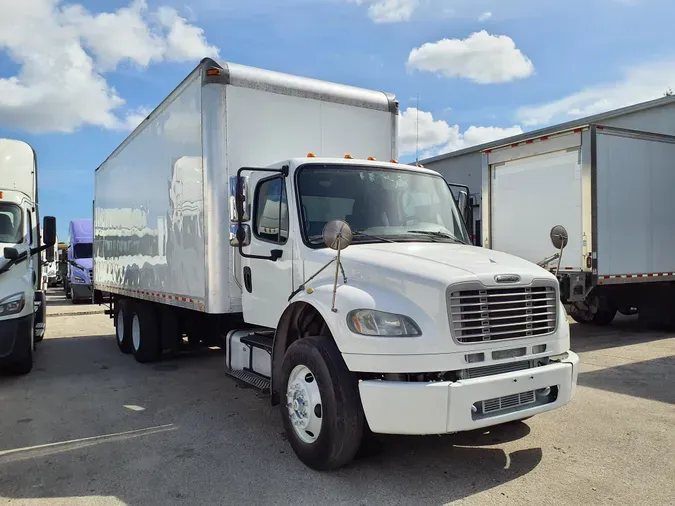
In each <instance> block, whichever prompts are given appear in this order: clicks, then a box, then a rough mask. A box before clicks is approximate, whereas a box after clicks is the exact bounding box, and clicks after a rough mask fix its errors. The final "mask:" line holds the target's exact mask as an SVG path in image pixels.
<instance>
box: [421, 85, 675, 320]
mask: <svg viewBox="0 0 675 506" xmlns="http://www.w3.org/2000/svg"><path fill="white" fill-rule="evenodd" d="M421 164H423V165H424V166H425V167H428V168H431V169H433V170H436V171H438V172H440V173H441V174H443V175H444V176H445V178H446V179H447V180H450V181H453V182H457V181H460V182H463V183H465V184H467V185H468V186H469V187H470V193H471V195H472V196H473V197H474V198H475V200H476V203H477V206H479V209H477V210H476V212H475V214H474V218H475V222H474V223H473V225H474V226H475V227H476V230H477V234H479V236H480V241H479V242H480V244H481V245H482V246H484V247H487V248H491V249H495V250H500V251H504V252H507V253H511V254H515V255H517V256H520V257H522V258H525V259H527V260H530V261H532V262H535V263H538V264H540V265H542V266H546V267H547V268H548V269H549V270H551V271H553V272H557V274H558V277H559V280H560V284H561V291H560V296H561V299H562V301H563V302H564V303H565V305H566V308H567V310H568V312H569V313H570V315H571V316H572V317H573V318H574V319H575V320H577V321H579V322H582V323H595V324H608V323H610V322H611V321H612V320H613V319H614V316H615V315H616V313H617V312H621V313H624V314H634V313H636V312H637V313H638V314H639V318H640V319H641V320H643V322H644V323H647V324H668V325H670V324H675V283H674V282H675V257H674V256H673V255H672V251H673V250H674V249H675V221H674V220H673V219H672V217H673V216H674V215H675V199H673V198H672V189H673V188H674V187H675V97H665V98H661V99H657V100H653V101H650V102H645V103H641V104H636V105H632V106H629V107H625V108H623V109H618V110H615V111H609V112H606V113H602V114H598V115H596V116H593V117H589V118H582V119H580V120H575V121H572V122H569V123H566V124H563V125H558V126H552V127H547V128H545V129H541V130H538V131H536V132H530V133H525V134H521V135H518V136H515V137H510V138H507V139H502V140H498V141H493V142H490V143H487V144H483V145H481V146H476V147H473V148H468V149H464V150H461V151H457V152H454V153H448V154H445V155H441V156H438V157H434V158H431V159H428V160H423V161H422V162H421ZM556 225H562V226H563V227H564V228H565V229H566V231H567V243H566V246H565V248H564V250H563V251H562V255H561V256H560V257H558V255H559V253H560V252H559V251H556V250H555V248H554V246H553V245H552V243H551V240H550V237H549V235H550V233H551V230H552V228H553V227H554V226H556Z"/></svg>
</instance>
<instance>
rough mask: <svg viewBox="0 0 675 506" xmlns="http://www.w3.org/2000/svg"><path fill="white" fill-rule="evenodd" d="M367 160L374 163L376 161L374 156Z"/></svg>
mask: <svg viewBox="0 0 675 506" xmlns="http://www.w3.org/2000/svg"><path fill="white" fill-rule="evenodd" d="M368 160H370V161H371V162H374V161H375V160H376V158H375V157H374V156H369V157H368Z"/></svg>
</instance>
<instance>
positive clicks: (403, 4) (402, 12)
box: [348, 0, 419, 23]
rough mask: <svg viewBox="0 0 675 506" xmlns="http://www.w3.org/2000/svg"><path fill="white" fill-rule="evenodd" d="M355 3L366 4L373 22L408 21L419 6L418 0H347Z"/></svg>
mask: <svg viewBox="0 0 675 506" xmlns="http://www.w3.org/2000/svg"><path fill="white" fill-rule="evenodd" d="M348 1H349V2H350V3H355V4H356V5H364V4H366V5H368V16H369V17H370V19H372V20H373V21H374V22H375V23H400V22H402V21H409V20H410V18H411V17H412V15H413V13H414V12H415V10H417V8H418V7H419V0H348Z"/></svg>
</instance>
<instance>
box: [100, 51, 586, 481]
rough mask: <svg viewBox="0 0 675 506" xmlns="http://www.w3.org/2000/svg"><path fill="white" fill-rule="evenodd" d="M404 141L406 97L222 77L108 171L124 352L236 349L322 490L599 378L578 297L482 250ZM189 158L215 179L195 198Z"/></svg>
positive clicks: (107, 263) (284, 79) (169, 102)
mask: <svg viewBox="0 0 675 506" xmlns="http://www.w3.org/2000/svg"><path fill="white" fill-rule="evenodd" d="M397 127H398V104H397V102H396V101H395V100H394V97H393V96H391V95H388V94H385V93H381V92H375V91H370V90H364V89H359V88H353V87H349V86H343V85H338V84H333V83H328V82H322V81H317V80H313V79H306V78H301V77H296V76H291V75H285V74H281V73H276V72H270V71H265V70H260V69H255V68H250V67H246V66H241V65H235V64H225V63H220V64H219V63H216V62H215V61H213V60H211V59H205V60H203V61H202V62H201V64H200V65H199V66H198V67H197V68H196V69H195V70H194V71H193V72H192V73H191V74H190V75H189V76H188V77H187V78H186V79H185V80H184V81H183V83H182V84H181V85H180V86H179V87H178V88H177V89H176V90H175V91H174V92H172V93H171V95H170V96H169V97H168V98H167V99H165V100H164V102H162V104H160V105H159V106H158V107H157V109H155V110H154V111H153V112H152V113H151V114H150V115H149V116H148V118H147V119H146V120H145V121H144V122H143V123H142V124H141V125H139V127H138V128H137V129H136V130H135V131H134V132H132V134H131V135H130V136H129V137H128V138H127V139H126V140H125V141H124V142H123V143H122V144H121V145H120V146H119V147H118V148H117V149H116V150H115V151H114V152H113V153H112V154H111V155H110V156H109V157H108V158H107V159H106V160H105V161H104V162H103V163H102V164H101V166H100V167H98V169H97V170H96V177H95V201H94V208H95V210H94V223H95V239H94V241H95V244H94V250H95V269H94V285H95V289H96V290H97V291H100V292H105V293H110V294H112V296H113V298H112V308H111V309H110V310H109V314H110V315H111V317H114V322H115V327H116V336H117V344H118V346H119V348H120V350H121V351H122V352H125V353H131V354H133V356H134V357H135V358H136V360H137V361H139V362H149V361H155V360H158V359H160V358H161V357H163V356H166V355H170V354H171V353H173V352H174V351H175V350H176V349H177V348H178V347H179V346H180V343H181V342H182V338H183V335H184V334H187V335H188V337H189V338H190V340H197V339H200V340H202V341H204V342H207V343H209V344H212V343H213V342H218V343H220V344H221V346H222V347H223V348H224V349H225V366H226V371H227V373H228V374H229V375H231V376H233V377H234V378H237V379H238V380H240V381H242V382H245V383H248V384H250V385H253V386H255V387H258V388H260V389H261V390H263V391H266V392H268V393H269V394H270V398H271V402H272V404H274V405H280V408H281V416H282V420H283V425H284V427H285V430H286V433H287V434H288V438H289V441H290V443H291V446H292V448H293V450H294V451H295V453H296V455H297V456H298V457H299V458H300V459H301V460H302V461H303V462H304V463H305V464H306V465H308V466H309V467H311V468H314V469H320V470H326V469H334V468H338V467H340V466H343V465H345V464H347V463H348V462H349V461H350V460H351V459H353V458H354V456H355V454H356V452H357V450H358V449H359V447H360V445H361V444H362V441H363V440H364V438H366V437H367V436H366V435H368V436H370V435H371V434H372V433H382V434H445V433H452V432H457V431H466V430H472V429H477V428H481V427H487V426H492V425H497V424H502V423H506V422H510V421H514V420H521V419H525V418H528V417H531V416H533V415H536V414H539V413H543V412H545V411H549V410H552V409H555V408H558V407H561V406H563V405H565V404H566V403H568V402H569V401H570V399H572V397H573V395H574V392H575V387H576V383H577V373H578V357H577V355H575V354H574V353H573V352H572V351H570V349H569V348H570V338H569V326H568V322H567V317H566V313H565V310H564V308H563V307H562V304H561V303H560V302H559V301H558V290H559V288H558V282H557V280H556V279H555V277H554V276H553V275H552V274H551V273H549V272H547V271H546V270H544V269H542V268H540V267H538V266H537V265H535V264H533V263H530V262H527V261H525V260H522V259H519V258H517V257H514V256H510V255H507V254H504V253H499V252H496V251H490V250H487V249H483V248H477V247H474V246H471V245H469V244H468V242H469V241H468V237H467V233H466V230H465V227H464V225H463V223H462V219H461V216H460V213H459V212H458V210H457V207H456V205H455V202H454V200H453V198H452V195H451V193H450V190H449V188H448V185H447V183H446V181H445V180H444V179H443V178H442V177H441V176H440V175H439V174H438V173H436V172H433V171H431V170H427V169H425V168H423V167H411V166H407V165H401V164H399V163H397V161H396V155H397ZM182 157H197V158H198V159H199V163H197V164H195V163H194V158H185V160H192V161H191V162H190V163H189V164H187V165H186V167H187V166H188V165H189V167H191V169H190V170H187V169H181V170H180V177H177V176H176V172H175V171H176V170H177V169H176V160H180V159H181V158H182ZM183 178H191V180H190V181H186V180H184V179H183ZM195 187H201V188H202V190H201V192H200V194H199V195H197V196H195V195H193V193H194V192H193V191H192V190H189V192H190V195H189V196H182V197H181V195H180V189H181V188H192V189H193V188H195ZM185 201H190V206H189V208H188V207H185V206H184V205H182V204H180V203H181V202H185ZM176 203H179V204H176ZM176 205H178V206H179V208H178V209H176V208H175V206H176ZM129 208H143V209H144V210H145V217H146V221H145V225H144V228H145V226H147V227H150V228H154V229H156V230H157V232H156V234H155V236H156V237H163V238H164V239H163V240H164V241H167V242H168V243H172V242H175V244H176V245H178V247H173V246H172V244H163V243H162V241H154V242H142V241H139V238H138V237H134V234H135V233H138V234H141V233H142V230H141V229H140V225H136V227H134V224H132V223H131V222H129V223H127V222H126V221H125V218H124V217H125V216H128V214H124V213H116V212H111V211H112V210H114V209H129ZM186 209H189V213H188V214H189V215H190V216H191V217H192V216H195V217H196V218H197V219H192V218H191V219H190V220H186V214H185V213H186ZM195 213H196V215H195ZM176 220H179V221H178V222H176ZM135 228H136V229H138V230H137V231H136V232H134V230H135ZM162 230H166V231H167V232H166V233H164V232H162ZM118 231H120V232H118ZM121 231H124V232H121ZM143 234H144V235H147V234H146V233H145V232H143ZM130 244H133V245H134V247H133V249H132V248H130V247H129V245H130ZM143 244H145V245H147V247H146V248H145V249H144V250H142V251H141V250H139V249H138V247H139V246H138V245H143ZM130 251H134V256H130ZM165 251H166V253H165ZM188 264H189V265H190V266H191V268H190V269H189V271H188V270H186V269H185V266H186V265H188Z"/></svg>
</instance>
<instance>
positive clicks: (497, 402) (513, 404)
mask: <svg viewBox="0 0 675 506" xmlns="http://www.w3.org/2000/svg"><path fill="white" fill-rule="evenodd" d="M534 401H535V395H534V390H531V391H529V392H521V393H519V394H513V395H506V396H504V397H495V398H494V399H488V400H486V401H482V402H481V404H482V405H483V414H487V413H495V412H496V411H505V410H507V409H513V408H517V407H519V406H524V405H527V404H534Z"/></svg>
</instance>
